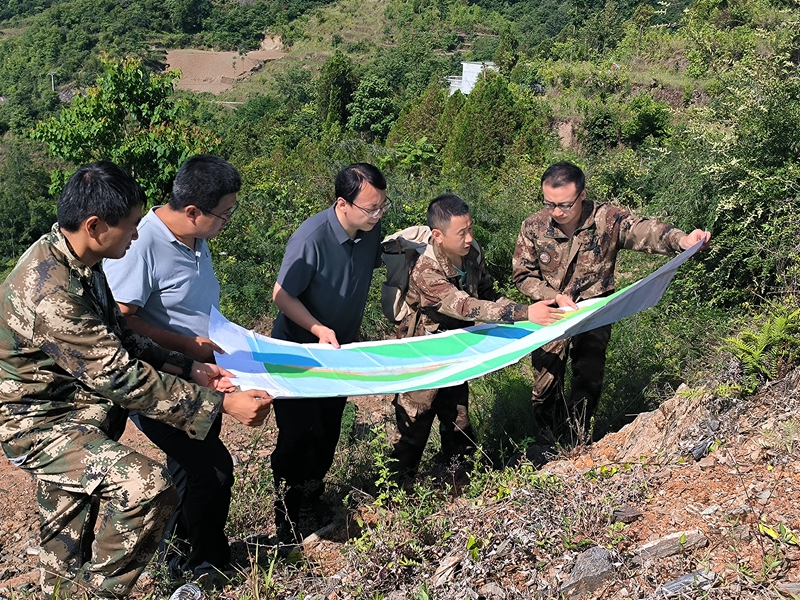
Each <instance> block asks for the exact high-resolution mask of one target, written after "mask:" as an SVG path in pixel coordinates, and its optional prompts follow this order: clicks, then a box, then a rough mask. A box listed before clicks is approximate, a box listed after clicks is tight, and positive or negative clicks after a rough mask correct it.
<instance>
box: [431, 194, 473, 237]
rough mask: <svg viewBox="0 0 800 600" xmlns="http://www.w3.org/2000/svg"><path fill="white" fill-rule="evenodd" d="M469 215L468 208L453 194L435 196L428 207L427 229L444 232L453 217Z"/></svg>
mask: <svg viewBox="0 0 800 600" xmlns="http://www.w3.org/2000/svg"><path fill="white" fill-rule="evenodd" d="M468 214H469V206H468V205H467V203H466V202H464V201H463V200H462V199H461V198H460V197H458V196H456V195H455V194H442V195H441V196H436V198H434V199H433V200H432V201H431V203H430V204H429V205H428V219H427V220H428V227H430V228H431V229H438V230H439V231H442V232H444V231H445V230H446V229H447V227H448V226H449V225H450V220H451V219H452V218H453V217H463V216H464V215H468Z"/></svg>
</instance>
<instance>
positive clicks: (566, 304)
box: [556, 294, 578, 310]
mask: <svg viewBox="0 0 800 600" xmlns="http://www.w3.org/2000/svg"><path fill="white" fill-rule="evenodd" d="M556 304H557V305H558V307H559V308H571V309H572V310H578V305H577V304H575V301H574V300H573V299H572V298H571V297H570V296H567V295H566V294H559V295H558V296H556Z"/></svg>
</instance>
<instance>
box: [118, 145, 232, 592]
mask: <svg viewBox="0 0 800 600" xmlns="http://www.w3.org/2000/svg"><path fill="white" fill-rule="evenodd" d="M240 187H241V181H240V178H239V174H238V173H237V171H236V169H235V168H234V167H233V166H231V165H230V164H229V163H227V162H226V161H224V160H223V159H221V158H219V157H216V156H211V155H199V156H195V157H193V158H190V159H189V160H187V161H186V162H185V163H184V164H183V166H181V168H180V170H179V171H178V174H177V176H176V177H175V182H174V184H173V188H172V195H171V197H170V200H169V204H168V205H166V206H157V207H154V208H153V209H151V210H150V211H149V212H148V213H147V215H146V216H145V217H144V218H143V219H142V221H141V223H140V225H139V239H138V240H136V241H135V242H134V243H133V244H132V245H131V248H130V250H129V251H128V252H127V254H126V255H125V256H124V257H123V258H122V259H120V260H107V261H106V262H105V271H106V276H107V278H108V282H109V286H110V287H111V290H112V292H113V294H114V298H115V300H116V301H117V303H118V304H119V307H120V310H121V311H122V313H123V314H124V315H125V317H126V318H127V321H128V324H129V326H130V327H131V328H132V329H133V330H134V331H136V332H138V333H141V334H143V335H147V336H148V337H150V338H152V339H153V340H155V341H156V342H158V343H159V344H160V345H162V346H163V347H165V348H169V349H172V350H178V351H180V352H183V353H184V354H186V355H188V356H191V357H192V358H194V359H195V360H198V361H201V362H213V361H214V350H217V351H219V348H217V346H216V345H215V344H214V343H213V342H212V341H211V340H210V339H208V322H209V314H210V312H211V307H212V306H214V307H217V308H218V307H219V292H220V287H219V283H218V282H217V278H216V276H215V275H214V270H213V265H212V262H211V253H210V252H209V249H208V245H207V244H206V240H207V239H210V238H212V237H214V236H215V235H217V234H218V233H219V232H220V231H221V230H222V228H223V227H224V226H225V225H226V224H227V223H228V221H229V220H230V218H231V216H232V215H233V212H234V211H235V210H236V193H237V192H238V191H239V188H240ZM131 419H132V420H133V421H134V423H136V425H137V427H139V429H141V430H142V431H143V432H144V433H145V435H147V437H148V438H150V440H151V441H152V442H153V443H154V444H156V445H157V446H158V447H159V448H161V450H163V451H164V452H165V453H166V455H167V467H168V468H169V472H170V475H171V476H172V479H173V481H174V483H175V487H176V488H177V489H178V493H179V494H180V498H181V504H180V505H179V507H178V509H177V510H176V512H175V514H174V516H173V519H172V521H171V522H170V524H169V526H168V527H167V531H166V534H165V540H164V542H163V543H162V546H161V556H162V558H163V559H164V560H167V561H168V563H169V568H170V573H171V574H172V575H173V576H174V577H179V576H181V575H182V573H183V572H188V573H190V574H191V576H192V577H195V578H197V577H201V576H204V575H205V576H206V577H208V578H210V579H211V580H212V581H213V580H216V579H217V578H218V576H219V572H220V571H221V570H222V569H224V568H226V566H227V564H228V562H229V561H230V547H229V545H228V538H227V536H226V535H225V522H226V520H227V518H228V509H229V507H230V500H231V487H232V486H233V461H232V459H231V456H230V454H229V453H228V450H227V449H226V448H225V446H224V444H223V443H222V441H220V439H219V433H220V430H221V428H222V419H221V418H217V419H216V421H215V422H214V425H213V426H212V428H211V430H210V431H209V434H208V435H207V436H206V438H205V439H204V440H202V441H198V440H193V439H190V438H189V437H188V436H187V435H186V434H185V433H183V432H181V431H179V430H177V429H175V428H173V427H170V426H168V425H164V424H162V423H160V422H158V421H155V420H153V419H150V418H148V417H145V416H143V415H139V414H136V413H134V414H132V415H131ZM171 538H173V539H172V541H171V542H170V539H171Z"/></svg>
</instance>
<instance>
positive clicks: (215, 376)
mask: <svg viewBox="0 0 800 600" xmlns="http://www.w3.org/2000/svg"><path fill="white" fill-rule="evenodd" d="M233 377H235V375H234V374H233V373H231V372H230V371H228V370H227V369H223V368H222V367H220V366H218V365H215V364H212V363H201V362H197V361H194V363H193V364H192V381H194V382H195V383H196V384H197V385H202V386H203V387H207V388H211V389H212V390H216V391H218V392H222V393H224V394H227V393H230V392H232V391H233V390H235V389H236V386H235V385H233V383H231V380H230V378H233Z"/></svg>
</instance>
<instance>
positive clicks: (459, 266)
mask: <svg viewBox="0 0 800 600" xmlns="http://www.w3.org/2000/svg"><path fill="white" fill-rule="evenodd" d="M427 220H428V226H429V227H430V228H431V238H432V239H431V243H430V244H428V246H427V248H426V249H425V253H424V254H423V255H422V256H420V257H419V259H418V260H417V262H416V264H415V265H414V268H413V270H412V271H411V274H410V277H409V286H408V293H407V295H406V302H407V304H408V305H409V307H410V308H411V309H412V313H411V314H410V315H409V316H408V317H406V318H405V319H404V320H403V322H402V323H401V324H400V327H399V328H398V337H411V336H414V335H432V334H436V333H439V332H442V331H447V330H450V329H460V328H463V327H469V326H471V325H474V324H475V321H481V322H484V323H499V322H514V321H525V320H530V321H533V322H535V323H538V324H540V325H549V324H550V323H554V322H555V321H557V320H558V319H560V318H561V317H562V316H563V312H562V311H560V310H559V309H557V308H555V307H554V303H553V302H552V300H545V301H543V302H538V303H536V304H533V305H530V306H528V305H523V304H516V303H515V302H512V301H511V300H509V299H507V298H503V297H502V296H500V295H499V294H498V293H497V292H495V290H494V282H493V280H492V277H491V275H489V272H488V271H487V270H486V263H485V262H484V259H483V253H482V252H481V249H480V246H479V245H478V242H476V241H475V239H474V238H473V237H472V218H471V217H470V214H469V207H468V206H467V204H466V203H465V202H464V201H463V200H462V199H461V198H459V197H458V196H455V195H453V194H444V195H442V196H439V197H438V198H436V199H434V200H433V202H431V203H430V206H428V215H427ZM468 400H469V387H468V386H467V382H464V383H461V384H459V385H456V386H451V387H446V388H441V389H433V390H422V391H417V392H407V393H404V394H398V395H396V396H395V398H394V401H393V402H392V403H393V404H394V407H395V416H396V418H397V430H396V432H395V434H394V436H393V438H392V446H393V449H392V455H391V456H392V458H393V459H395V462H393V463H392V469H393V470H394V471H395V472H396V473H397V474H399V475H400V476H401V477H407V476H410V475H413V474H414V473H415V472H416V470H417V467H418V466H419V462H420V459H421V458H422V453H423V451H424V450H425V444H426V443H427V442H428V436H429V435H430V431H431V426H432V425H433V419H434V417H439V431H440V433H441V440H442V455H443V456H444V457H445V458H447V459H449V458H452V457H457V456H465V455H467V454H469V453H470V452H471V451H473V450H474V444H473V441H472V440H473V437H474V436H473V433H472V426H471V425H470V422H469V414H468Z"/></svg>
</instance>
